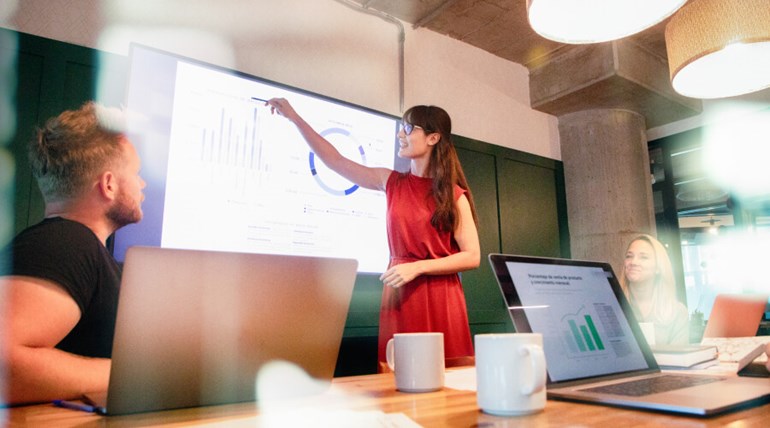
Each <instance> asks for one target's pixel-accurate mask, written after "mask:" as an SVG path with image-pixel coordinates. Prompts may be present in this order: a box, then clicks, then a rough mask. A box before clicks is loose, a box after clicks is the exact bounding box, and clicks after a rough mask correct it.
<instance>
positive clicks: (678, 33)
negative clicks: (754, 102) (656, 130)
mask: <svg viewBox="0 0 770 428" xmlns="http://www.w3.org/2000/svg"><path fill="white" fill-rule="evenodd" d="M666 50H667V51H668V65H669V71H670V74H671V84H672V86H673V87H674V90H676V91H677V92H679V93H680V94H682V95H684V96H687V97H692V98H724V97H731V96H737V95H743V94H747V93H749V92H754V91H758V90H760V89H764V88H767V87H770V0H692V1H690V3H688V4H687V5H685V6H684V7H682V8H681V9H680V10H679V11H678V12H677V13H676V14H675V15H674V16H673V17H671V20H670V21H669V22H668V24H666Z"/></svg>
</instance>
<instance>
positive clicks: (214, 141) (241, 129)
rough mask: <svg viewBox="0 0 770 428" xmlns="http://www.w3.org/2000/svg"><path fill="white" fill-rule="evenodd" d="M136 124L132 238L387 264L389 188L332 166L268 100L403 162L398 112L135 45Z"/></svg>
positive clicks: (362, 150)
mask: <svg viewBox="0 0 770 428" xmlns="http://www.w3.org/2000/svg"><path fill="white" fill-rule="evenodd" d="M131 60H132V61H131V73H130V78H129V89H128V96H127V104H128V108H129V111H130V113H131V114H130V115H129V131H130V132H131V136H132V137H135V138H134V141H135V143H136V144H137V146H138V150H139V152H140V157H141V158H142V161H143V168H142V176H143V177H144V178H145V180H146V181H147V183H148V185H147V188H146V189H145V195H146V200H145V203H144V204H143V208H144V211H145V218H144V219H143V220H142V221H141V222H140V223H139V224H137V225H131V226H128V227H126V228H124V229H121V230H120V231H119V234H118V235H117V236H116V244H115V245H116V251H115V252H116V257H117V258H118V259H119V260H120V259H121V258H122V254H124V252H125V249H126V248H127V247H128V246H131V245H159V246H162V247H169V248H187V249H201V250H221V251H235V252H254V253H269V254H289V255H310V256H328V257H342V258H354V259H357V260H358V261H359V271H360V272H373V273H375V272H382V271H384V269H385V268H386V266H387V263H388V260H389V254H388V246H387V236H386V232H385V195H384V193H382V192H379V191H374V190H369V189H364V188H361V187H359V186H357V185H356V184H355V183H352V182H350V181H348V180H346V179H345V178H343V177H341V176H339V175H338V174H336V173H335V172H334V171H332V170H331V169H329V168H328V167H326V165H324V163H323V162H322V161H321V160H320V159H318V157H317V156H316V155H315V154H314V153H313V152H312V151H310V150H309V148H308V146H307V144H306V143H305V141H304V140H303V139H302V136H301V135H300V133H299V131H298V130H297V129H296V127H295V126H294V125H293V124H292V123H291V122H289V121H288V120H287V119H285V118H283V117H281V116H279V115H277V114H276V115H273V114H271V112H270V109H269V107H266V106H265V100H268V99H270V98H274V97H283V98H286V99H288V100H289V101H290V102H291V103H292V105H293V106H294V108H295V110H297V112H298V113H300V114H301V115H302V116H303V118H304V119H305V120H306V121H307V122H308V123H309V124H310V125H311V126H312V127H313V128H314V129H315V130H316V131H318V132H319V133H320V134H321V135H322V136H324V137H325V138H326V139H327V140H328V141H329V142H331V143H332V145H334V146H335V147H336V148H337V150H339V151H340V153H341V154H342V155H343V156H345V157H347V158H349V159H351V160H353V161H355V162H358V163H361V164H364V165H367V166H371V167H385V168H390V169H398V165H397V158H396V156H395V154H396V144H395V142H396V134H397V130H398V128H397V127H398V120H397V118H395V117H392V116H388V115H385V114H382V113H378V112H374V111H371V110H368V109H365V108H361V107H357V106H354V105H350V104H347V103H344V102H341V101H337V100H333V99H330V98H326V97H323V96H320V95H316V94H312V93H309V92H306V91H302V90H299V89H296V88H291V87H288V86H285V85H281V84H278V83H275V82H271V81H268V80H264V79H260V78H257V77H254V76H250V75H247V74H244V73H239V72H236V71H233V70H229V69H224V68H221V67H217V66H214V65H210V64H206V63H202V62H200V61H195V60H192V59H189V58H184V57H181V56H177V55H173V54H170V53H166V52H162V51H158V50H154V49H151V48H146V47H143V46H140V45H133V46H132V53H131Z"/></svg>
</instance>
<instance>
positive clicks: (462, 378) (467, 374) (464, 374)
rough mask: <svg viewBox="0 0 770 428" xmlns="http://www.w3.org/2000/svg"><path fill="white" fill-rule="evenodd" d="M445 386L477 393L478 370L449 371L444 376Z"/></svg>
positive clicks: (472, 368) (471, 368)
mask: <svg viewBox="0 0 770 428" xmlns="http://www.w3.org/2000/svg"><path fill="white" fill-rule="evenodd" d="M444 386H445V387H447V388H452V389H459V390H461V391H476V368H475V367H470V368H467V369H459V370H449V371H447V372H446V374H445V375H444Z"/></svg>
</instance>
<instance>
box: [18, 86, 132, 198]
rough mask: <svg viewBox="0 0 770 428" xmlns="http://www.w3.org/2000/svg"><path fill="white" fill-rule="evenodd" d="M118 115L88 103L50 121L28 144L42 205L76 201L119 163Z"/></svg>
mask: <svg viewBox="0 0 770 428" xmlns="http://www.w3.org/2000/svg"><path fill="white" fill-rule="evenodd" d="M119 116H120V115H119V114H118V113H116V112H115V111H114V109H109V108H106V107H103V106H101V105H99V104H96V103H94V102H92V101H90V102H87V103H85V104H83V106H82V107H80V108H79V109H77V110H68V111H65V112H63V113H61V114H60V115H59V116H57V117H54V118H51V119H50V120H48V122H46V124H45V126H44V127H43V128H41V129H39V130H38V132H37V138H35V139H34V140H33V141H31V142H30V146H29V159H30V164H31V167H32V174H33V175H34V177H35V178H36V179H37V183H38V186H39V187H40V191H41V193H42V194H43V198H44V199H45V201H46V202H47V203H48V202H52V201H61V200H67V199H71V198H74V197H77V196H78V195H80V194H81V193H83V192H84V191H85V190H86V189H87V187H88V185H89V183H90V182H91V181H92V180H93V179H94V178H95V177H96V176H98V175H99V174H100V173H101V172H102V171H104V170H105V169H107V168H109V167H111V165H113V164H116V163H117V162H119V161H120V160H121V159H122V153H123V152H122V149H121V146H120V142H121V139H122V138H124V134H123V130H122V127H121V126H120V125H121V124H120V123H119V122H120V117H119Z"/></svg>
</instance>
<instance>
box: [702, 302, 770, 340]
mask: <svg viewBox="0 0 770 428" xmlns="http://www.w3.org/2000/svg"><path fill="white" fill-rule="evenodd" d="M767 300H768V296H767V295H766V294H718V295H717V297H716V298H715V299H714V305H713V306H712V307H711V314H710V315H709V319H708V321H707V322H706V329H705V330H704V331H703V337H747V336H756V335H757V330H759V324H760V323H761V322H762V318H763V317H764V316H765V310H766V308H767Z"/></svg>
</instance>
